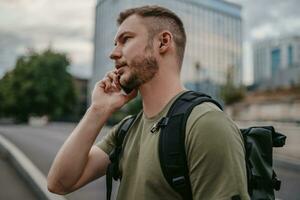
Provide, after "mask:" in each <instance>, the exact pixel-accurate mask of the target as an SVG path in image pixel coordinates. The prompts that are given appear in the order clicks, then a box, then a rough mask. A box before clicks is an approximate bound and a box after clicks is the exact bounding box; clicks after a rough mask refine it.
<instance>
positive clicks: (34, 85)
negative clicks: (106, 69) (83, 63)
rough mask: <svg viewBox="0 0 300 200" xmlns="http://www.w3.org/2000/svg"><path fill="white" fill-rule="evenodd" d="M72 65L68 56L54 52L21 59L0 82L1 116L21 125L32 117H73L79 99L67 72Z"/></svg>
mask: <svg viewBox="0 0 300 200" xmlns="http://www.w3.org/2000/svg"><path fill="white" fill-rule="evenodd" d="M69 64H70V62H69V60H68V58H67V56H66V55H65V54H62V53H57V52H54V51H53V50H51V49H47V50H46V51H44V52H41V53H37V52H33V51H31V52H29V53H28V54H27V55H24V56H21V57H19V58H18V60H17V62H16V66H15V68H14V69H13V70H12V71H10V72H8V73H6V75H5V76H4V77H3V79H2V80H1V81H0V100H1V103H2V102H3V103H2V106H1V107H0V108H1V110H2V115H5V116H11V117H14V118H15V119H16V120H17V121H22V122H24V121H27V120H28V117H29V116H43V115H48V116H49V117H50V118H52V119H56V118H60V117H62V116H67V115H71V114H72V110H73V107H74V106H75V105H76V102H77V97H76V93H75V90H74V86H73V82H72V77H71V75H70V74H69V73H68V72H67V67H68V66H69Z"/></svg>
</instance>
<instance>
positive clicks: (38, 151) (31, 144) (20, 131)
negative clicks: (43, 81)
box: [0, 123, 300, 200]
mask: <svg viewBox="0 0 300 200" xmlns="http://www.w3.org/2000/svg"><path fill="white" fill-rule="evenodd" d="M74 127H75V125H74V124H60V123H54V124H50V125H48V126H45V127H30V126H25V125H18V126H8V125H6V126H3V125H2V126H0V134H3V135H4V136H5V137H6V138H7V139H9V140H10V141H11V142H13V143H14V144H16V145H17V146H18V147H19V148H20V149H21V150H22V151H23V152H24V153H25V154H26V155H27V156H28V157H29V159H31V160H32V161H33V163H34V164H35V165H36V166H37V167H38V168H39V169H40V170H41V171H42V173H43V174H44V175H45V176H46V175H47V174H48V171H49V168H50V166H51V163H52V161H53V159H54V157H55V155H56V153H57V151H58V149H59V148H60V147H61V145H62V144H63V142H64V141H65V139H66V138H67V136H68V135H69V133H70V132H71V131H72V130H73V129H74ZM288 131H289V132H292V133H293V134H294V136H293V137H295V138H296V139H297V138H298V139H299V140H300V132H298V131H299V130H298V128H295V129H290V130H288ZM103 132H104V133H101V134H100V136H103V135H104V134H105V130H104V131H103ZM282 132H284V130H283V131H282ZM295 135H296V136H295ZM99 139H100V137H99V138H98V140H99ZM274 166H275V169H276V171H277V174H278V177H280V178H281V180H282V181H283V183H282V189H281V191H280V192H279V193H277V196H276V197H277V198H278V199H283V200H300V190H299V189H298V188H299V185H300V169H298V168H297V167H295V166H294V165H290V164H289V163H287V162H276V161H275V162H274ZM105 188H106V187H105V178H101V179H98V180H96V181H94V182H92V183H90V184H88V185H87V186H85V187H83V188H81V189H79V190H78V191H76V192H73V193H71V194H69V195H66V198H67V199H68V200H82V199H89V200H99V199H105V198H106V196H105V195H106V190H105ZM0 192H1V189H0Z"/></svg>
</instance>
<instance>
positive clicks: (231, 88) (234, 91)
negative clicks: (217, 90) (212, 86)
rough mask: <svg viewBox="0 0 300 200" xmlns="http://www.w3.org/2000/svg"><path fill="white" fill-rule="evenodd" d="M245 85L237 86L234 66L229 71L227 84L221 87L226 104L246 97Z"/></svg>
mask: <svg viewBox="0 0 300 200" xmlns="http://www.w3.org/2000/svg"><path fill="white" fill-rule="evenodd" d="M245 91H246V89H245V87H243V86H235V85H234V83H233V67H229V69H228V71H227V81H226V84H225V85H223V86H222V87H221V97H222V98H223V100H224V102H225V104H226V105H230V104H233V103H236V102H238V101H241V100H242V99H243V98H244V97H245Z"/></svg>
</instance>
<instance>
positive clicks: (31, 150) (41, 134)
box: [0, 123, 106, 200]
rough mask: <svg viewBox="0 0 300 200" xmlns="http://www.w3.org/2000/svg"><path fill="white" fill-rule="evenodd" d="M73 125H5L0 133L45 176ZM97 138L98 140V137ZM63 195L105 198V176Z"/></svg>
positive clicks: (73, 199)
mask: <svg viewBox="0 0 300 200" xmlns="http://www.w3.org/2000/svg"><path fill="white" fill-rule="evenodd" d="M74 127H75V125H74V124H60V123H54V124H50V125H48V126H46V127H30V126H25V125H17V126H7V125H6V126H0V134H3V135H4V136H5V137H6V138H7V139H9V140H10V141H11V142H12V143H14V144H15V145H16V146H17V147H18V148H19V149H21V150H22V151H23V152H24V153H25V154H26V155H27V156H28V158H29V159H30V160H31V161H32V162H33V163H34V164H35V165H36V166H37V167H38V168H39V169H40V170H41V172H42V173H43V174H44V175H45V176H47V174H48V171H49V169H50V166H51V163H52V161H53V159H54V157H55V155H56V153H57V151H58V150H59V148H60V147H61V146H62V144H63V142H64V141H65V140H66V138H67V136H68V135H69V133H70V132H71V131H72V130H73V129H74ZM100 135H103V134H100ZM97 139H98V140H99V139H100V137H99V138H97ZM0 192H1V191H0ZM65 197H66V198H67V199H68V200H83V199H89V200H99V199H105V198H106V187H105V177H102V178H100V179H98V180H96V181H94V182H92V183H90V184H88V185H87V186H85V187H83V188H81V189H79V190H77V191H75V192H73V193H71V194H68V195H66V196H65Z"/></svg>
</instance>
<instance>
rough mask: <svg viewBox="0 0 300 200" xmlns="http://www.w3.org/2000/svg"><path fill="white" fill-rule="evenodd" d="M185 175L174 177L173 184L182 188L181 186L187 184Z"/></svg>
mask: <svg viewBox="0 0 300 200" xmlns="http://www.w3.org/2000/svg"><path fill="white" fill-rule="evenodd" d="M185 182H186V181H185V177H184V176H179V177H176V178H173V179H172V183H173V186H174V187H176V188H181V187H184V186H185Z"/></svg>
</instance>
